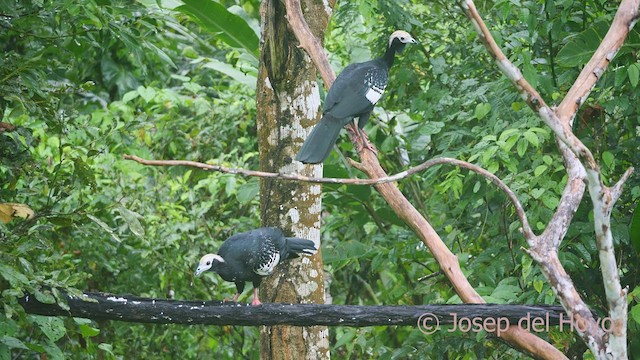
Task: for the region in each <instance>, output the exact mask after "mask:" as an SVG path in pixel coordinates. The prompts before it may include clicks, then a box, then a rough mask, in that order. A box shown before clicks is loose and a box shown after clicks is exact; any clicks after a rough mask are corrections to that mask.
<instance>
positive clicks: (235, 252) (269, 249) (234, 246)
mask: <svg viewBox="0 0 640 360" xmlns="http://www.w3.org/2000/svg"><path fill="white" fill-rule="evenodd" d="M316 250H317V248H316V246H315V244H314V242H313V241H311V240H306V239H300V238H292V237H285V236H284V234H283V233H282V231H280V229H277V228H271V227H265V228H259V229H256V230H252V231H248V232H243V233H240V234H236V235H233V236H231V237H229V238H228V239H226V240H225V241H224V242H223V243H222V245H221V246H220V249H219V250H218V254H217V255H213V254H207V255H205V256H203V257H202V259H201V260H200V264H199V265H198V269H197V270H196V275H199V274H200V273H202V272H204V271H206V270H212V271H214V272H216V273H218V275H220V277H221V278H222V279H223V280H226V281H230V282H234V283H235V284H236V289H237V290H238V291H237V294H236V296H235V297H234V301H235V300H237V298H238V296H239V295H240V294H241V293H242V291H243V290H244V285H245V282H247V281H251V282H252V283H253V287H254V300H253V302H252V304H254V305H257V304H259V303H260V301H259V300H258V292H257V291H258V290H257V289H258V287H259V286H260V282H261V281H262V278H263V277H265V276H268V275H270V274H271V273H273V271H274V269H275V267H276V266H277V265H278V264H279V263H280V262H281V261H282V260H284V259H292V258H296V257H298V256H299V254H308V255H311V254H314V253H315V252H316Z"/></svg>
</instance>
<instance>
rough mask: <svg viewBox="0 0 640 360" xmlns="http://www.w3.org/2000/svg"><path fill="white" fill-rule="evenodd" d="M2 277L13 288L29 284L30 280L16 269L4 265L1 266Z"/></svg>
mask: <svg viewBox="0 0 640 360" xmlns="http://www.w3.org/2000/svg"><path fill="white" fill-rule="evenodd" d="M0 275H2V277H3V278H4V279H5V280H7V281H8V282H9V283H10V284H11V286H12V287H22V285H26V284H28V283H29V279H27V277H26V276H24V274H22V273H20V272H17V271H16V270H15V269H14V268H12V267H9V266H7V265H4V264H0Z"/></svg>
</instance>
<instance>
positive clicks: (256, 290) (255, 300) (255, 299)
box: [251, 288, 262, 306]
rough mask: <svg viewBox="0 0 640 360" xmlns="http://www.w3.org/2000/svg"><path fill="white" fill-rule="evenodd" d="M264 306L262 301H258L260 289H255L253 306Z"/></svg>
mask: <svg viewBox="0 0 640 360" xmlns="http://www.w3.org/2000/svg"><path fill="white" fill-rule="evenodd" d="M258 305H262V303H261V302H260V299H258V288H253V301H251V306H258Z"/></svg>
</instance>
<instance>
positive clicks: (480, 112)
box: [474, 103, 491, 120]
mask: <svg viewBox="0 0 640 360" xmlns="http://www.w3.org/2000/svg"><path fill="white" fill-rule="evenodd" d="M489 111H491V104H489V103H483V104H478V105H476V110H475V112H474V116H475V118H476V119H478V120H482V118H484V117H485V116H487V114H488V113H489Z"/></svg>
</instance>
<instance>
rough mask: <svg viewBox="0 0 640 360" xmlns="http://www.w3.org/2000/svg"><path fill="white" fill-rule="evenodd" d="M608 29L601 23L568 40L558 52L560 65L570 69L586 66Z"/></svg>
mask: <svg viewBox="0 0 640 360" xmlns="http://www.w3.org/2000/svg"><path fill="white" fill-rule="evenodd" d="M608 28H609V26H608V24H607V23H606V22H604V21H601V22H599V23H597V24H596V25H595V26H593V27H591V28H590V29H587V30H585V31H583V32H581V33H579V34H577V35H573V36H570V37H568V38H566V39H565V41H566V45H565V46H563V47H562V49H560V51H559V52H558V56H557V59H558V64H560V65H561V66H563V67H569V68H573V67H576V66H582V65H584V64H586V63H587V62H588V61H589V59H590V58H591V55H592V54H593V52H594V51H595V50H596V48H597V47H598V45H600V42H601V40H602V38H603V37H604V34H606V32H607V30H608Z"/></svg>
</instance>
